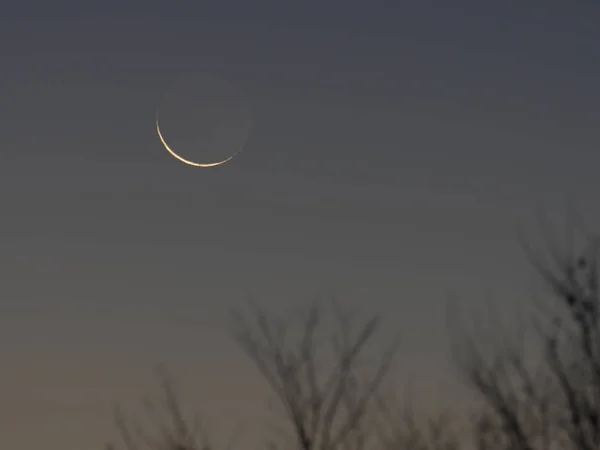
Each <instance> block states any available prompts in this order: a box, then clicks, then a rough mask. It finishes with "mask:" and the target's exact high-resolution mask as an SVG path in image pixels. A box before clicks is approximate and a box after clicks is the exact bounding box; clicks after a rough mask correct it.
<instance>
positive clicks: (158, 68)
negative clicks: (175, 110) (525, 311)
mask: <svg viewBox="0 0 600 450" xmlns="http://www.w3.org/2000/svg"><path fill="white" fill-rule="evenodd" d="M36 3H38V4H37V5H36ZM362 3H363V4H362V5H356V6H354V5H352V4H347V3H342V2H335V3H328V4H327V5H326V6H325V5H321V4H319V3H313V2H303V3H302V5H294V6H290V5H284V4H282V2H270V4H269V3H266V2H242V1H237V2H229V3H219V6H216V5H211V6H206V5H204V4H202V3H201V2H186V3H184V2H145V3H143V4H142V3H140V4H138V5H129V4H127V5H126V4H123V5H121V2H119V4H114V6H113V4H111V2H102V3H99V4H98V5H96V6H95V7H94V8H92V7H90V6H89V5H84V4H82V2H46V1H45V2H41V1H40V2H28V3H27V4H26V5H25V4H23V6H15V5H12V6H8V7H6V6H5V7H4V10H3V12H2V18H1V19H0V38H1V39H0V55H2V67H3V70H2V72H1V73H0V95H1V98H2V102H0V145H1V148H2V149H3V150H2V152H0V204H1V205H2V211H3V215H2V216H3V219H2V223H1V224H0V227H2V229H3V233H2V236H4V238H3V242H2V244H3V249H4V251H3V253H2V257H1V259H0V262H1V264H2V266H1V267H2V271H3V282H2V283H1V284H0V286H1V287H0V293H1V295H2V297H1V298H2V300H1V303H0V310H2V312H3V317H4V318H3V319H2V328H1V329H2V336H3V340H2V342H3V344H2V345H1V347H0V351H1V352H2V354H3V355H5V356H6V358H5V357H4V356H3V358H2V359H3V360H5V361H12V362H14V363H10V364H9V366H10V367H9V369H8V370H7V371H6V372H5V377H6V380H7V381H6V383H3V384H2V385H0V393H1V396H2V398H5V399H7V400H6V402H5V403H3V406H1V407H0V424H3V425H0V427H2V428H0V447H7V448H8V447H10V448H14V449H17V450H18V449H21V448H22V449H31V448H34V447H35V446H39V444H40V443H44V444H55V445H56V446H55V447H50V448H57V449H58V448H76V447H77V448H80V446H81V445H82V443H83V444H87V445H88V446H89V445H96V444H95V442H98V445H100V443H101V442H100V441H101V440H102V439H104V438H105V437H106V436H108V434H109V431H110V424H109V417H108V413H107V408H108V407H109V406H110V405H111V404H112V402H113V401H115V400H119V399H124V400H125V401H128V400H135V398H136V397H137V396H138V395H139V386H140V384H142V383H141V382H140V381H139V380H140V379H146V378H144V377H148V376H149V369H150V367H151V365H152V364H154V363H156V362H159V361H167V362H169V363H171V364H172V365H174V366H175V367H176V368H185V369H186V370H187V371H184V372H185V373H186V374H187V375H185V376H188V377H189V378H190V379H192V378H194V377H195V379H197V380H201V381H202V383H200V387H199V388H197V390H198V395H200V396H201V397H202V398H203V404H205V405H207V406H206V407H205V408H206V409H208V410H212V411H213V412H214V411H217V410H223V411H224V412H223V414H229V412H228V411H230V410H229V409H228V408H231V409H232V410H235V411H239V412H240V414H241V416H244V413H245V412H246V410H245V409H244V408H246V406H244V407H241V406H240V405H239V404H238V403H236V401H238V402H241V403H243V404H244V405H252V404H256V402H258V401H259V399H260V397H252V395H257V396H258V395H259V390H255V389H248V388H247V384H248V383H254V382H256V381H255V379H254V378H252V375H251V373H252V372H251V367H250V366H247V365H245V364H244V360H243V359H241V356H240V355H239V354H238V353H236V352H235V349H234V348H233V347H232V345H231V343H230V342H229V341H228V340H227V337H226V335H225V333H224V332H223V330H222V324H223V323H224V322H223V321H224V317H225V316H224V313H225V311H226V309H227V307H229V306H235V305H238V306H239V305H242V304H243V302H244V301H245V300H246V298H247V295H248V294H255V296H258V297H260V298H263V299H264V303H266V304H267V306H269V307H271V306H272V307H273V309H274V310H279V309H281V308H283V309H285V308H287V307H289V306H291V305H292V304H293V303H295V302H302V301H305V300H306V299H308V298H311V299H312V296H313V294H314V293H315V292H323V291H324V290H329V289H333V290H335V291H337V292H338V295H339V297H340V299H341V300H343V301H344V302H345V303H346V304H348V305H352V306H353V307H359V308H366V309H369V310H373V309H374V310H378V311H382V312H383V313H384V314H386V317H388V318H389V319H390V322H391V324H392V325H393V326H394V327H396V328H398V329H400V330H401V332H402V335H403V336H405V341H404V342H406V345H405V348H404V351H405V352H406V361H408V362H409V363H408V364H407V370H408V371H412V372H417V373H420V374H421V375H420V379H422V380H424V382H431V383H437V381H439V380H438V379H439V378H445V376H446V374H447V373H448V372H446V371H445V370H444V369H440V368H443V367H445V363H444V358H443V356H442V355H443V352H444V351H445V349H444V348H443V345H442V344H443V342H444V337H445V331H444V329H443V312H444V310H443V308H444V300H445V293H446V291H447V290H448V289H454V290H456V291H458V292H459V293H461V294H462V295H463V297H464V298H465V299H466V300H468V301H469V303H470V304H473V305H476V304H477V303H478V302H480V299H482V298H483V297H484V296H485V294H486V293H487V292H488V291H490V290H491V291H496V292H498V293H499V294H498V295H500V296H505V298H507V301H506V304H507V305H509V306H510V305H513V304H514V303H515V301H514V300H515V299H516V298H519V299H521V298H524V297H527V295H528V293H529V290H528V289H530V283H529V282H530V280H531V278H530V275H531V274H530V273H529V272H527V270H525V269H524V268H526V264H525V263H524V261H523V258H522V256H521V253H520V251H519V248H518V245H517V243H516V240H515V234H514V227H515V226H516V225H519V224H523V225H527V224H530V222H531V219H532V217H533V214H534V209H535V208H537V207H539V206H540V205H542V206H546V207H547V208H549V209H550V211H551V212H553V213H558V214H559V215H560V212H561V208H564V198H565V196H566V195H571V196H574V197H575V198H577V200H578V203H579V205H580V209H581V210H582V212H583V213H584V214H585V215H586V216H587V217H588V218H589V219H590V220H591V222H592V223H596V222H597V219H598V215H597V213H596V210H595V202H596V197H597V193H598V192H600V182H599V181H598V177H597V167H598V163H599V162H600V161H599V160H600V157H599V156H598V144H599V143H600V131H599V128H598V126H597V118H598V117H599V112H600V106H599V102H598V101H599V99H600V87H599V84H598V79H600V58H599V53H598V49H599V48H600V28H599V27H598V26H597V24H598V23H600V7H599V6H597V4H595V3H594V2H591V1H590V2H579V4H576V3H577V2H558V1H556V2H545V3H544V5H543V7H542V6H522V5H521V4H520V3H517V2H494V5H492V4H491V3H492V2H481V1H478V2H445V1H444V2H442V1H437V2H418V3H419V6H414V5H412V6H396V7H380V6H378V5H376V4H373V5H369V6H366V4H365V3H364V2H362ZM414 3H415V4H416V3H417V2H414ZM425 3H427V4H425ZM196 71H207V72H211V73H213V74H215V75H217V76H220V77H222V78H224V79H227V80H229V81H231V82H233V83H236V84H237V85H238V86H239V87H240V88H241V89H242V90H243V91H244V92H245V94H246V97H247V100H248V102H249V104H250V106H251V109H252V112H253V116H254V127H253V129H252V131H251V134H250V137H249V140H248V144H247V146H246V148H245V149H244V151H243V152H242V153H241V154H240V155H239V156H238V157H236V158H235V159H234V160H233V161H232V162H231V163H228V164H226V165H224V166H221V167H219V168H217V169H214V170H213V169H209V170H199V169H193V168H190V167H188V166H185V165H183V164H181V163H179V162H177V161H176V160H175V159H174V158H172V157H170V156H169V154H168V153H167V152H166V151H165V150H164V149H163V148H162V147H161V145H160V142H159V141H158V139H157V136H156V134H155V129H154V115H155V112H156V107H157V105H158V102H159V99H160V98H161V96H162V95H163V93H164V92H165V90H166V89H167V88H168V87H169V86H170V85H171V83H172V82H173V81H174V80H175V79H177V78H178V77H180V76H182V75H185V74H187V73H189V72H196ZM515 295H519V296H521V297H515ZM184 319H185V320H184ZM181 321H183V322H185V321H188V322H193V323H196V324H198V325H199V326H198V327H196V328H190V327H180V326H178V325H177V324H178V323H179V322H181ZM192 356H193V358H192ZM207 367H209V368H207ZM434 369H435V373H437V374H438V375H433V372H432V370H434ZM423 374H424V375H423ZM440 374H441V375H440ZM232 392H233V393H237V394H236V395H239V396H240V399H239V400H236V396H235V395H233V394H231V393H232ZM226 393H229V395H226ZM429 400H431V398H429ZM424 403H425V404H427V405H429V403H427V400H424ZM203 409H204V408H203ZM247 409H248V410H251V408H250V407H248V408H247ZM32 410H35V411H37V412H38V413H36V414H34V415H32V414H31V411H32ZM215 414H216V415H218V414H217V413H215ZM215 420H216V421H217V422H219V421H218V420H217V419H215ZM76 423H77V425H76V426H75V424H76ZM5 427H7V428H6V429H5ZM223 427H224V428H226V427H225V425H223ZM73 428H77V429H78V430H79V431H77V432H75V433H74V432H72V430H73ZM32 430H35V433H34V432H32Z"/></svg>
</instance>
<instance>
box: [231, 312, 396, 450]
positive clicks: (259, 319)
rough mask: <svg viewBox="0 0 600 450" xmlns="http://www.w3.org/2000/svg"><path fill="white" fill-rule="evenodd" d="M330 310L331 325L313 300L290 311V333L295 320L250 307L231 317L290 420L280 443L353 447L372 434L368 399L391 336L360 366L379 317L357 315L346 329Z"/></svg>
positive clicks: (386, 363)
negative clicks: (301, 308)
mask: <svg viewBox="0 0 600 450" xmlns="http://www.w3.org/2000/svg"><path fill="white" fill-rule="evenodd" d="M332 309H333V311H334V314H333V319H334V321H333V326H332V327H331V328H330V327H328V325H327V324H326V323H325V320H324V314H323V310H324V308H323V307H321V306H318V305H317V304H316V303H315V304H313V305H312V306H311V307H309V308H308V310H307V312H306V313H305V314H303V315H296V316H295V319H296V320H295V323H296V324H297V325H299V330H298V332H297V333H296V335H295V336H294V335H293V334H294V333H293V328H294V327H293V325H294V322H292V323H286V321H285V320H283V319H281V318H276V317H274V316H273V315H267V314H266V313H265V312H264V311H263V310H261V309H260V308H258V307H256V306H254V307H252V309H251V311H250V313H249V314H246V315H243V314H240V313H239V312H237V313H233V315H232V318H233V327H232V330H233V336H234V338H235V340H236V342H237V343H238V344H239V346H240V347H241V349H242V350H243V351H244V352H245V353H246V354H247V355H248V356H249V357H250V359H251V360H252V362H253V363H254V364H255V366H256V367H257V369H258V370H259V371H260V374H261V375H262V376H263V377H264V379H265V380H266V381H267V382H268V384H269V386H270V388H271V390H272V392H273V393H274V394H275V396H276V399H277V400H278V404H279V405H280V406H281V407H282V408H283V413H284V414H285V417H286V418H287V421H288V424H290V425H291V431H292V436H293V437H292V442H289V441H288V443H287V444H286V448H300V449H302V450H317V449H318V450H335V449H341V448H343V449H351V450H359V449H362V448H365V447H366V445H367V444H368V443H369V442H370V441H371V440H373V439H374V438H375V436H374V433H373V431H374V429H375V428H374V426H373V421H374V420H375V419H376V416H375V415H374V413H375V412H376V409H375V398H376V396H377V393H378V392H379V389H380V387H381V386H382V383H383V381H384V379H385V377H386V375H387V374H388V373H389V369H390V367H391V364H392V361H393V358H394V355H395V353H396V348H397V341H396V340H394V341H393V342H392V344H391V345H388V346H387V347H385V349H384V351H383V354H382V355H381V356H380V357H379V359H378V360H377V362H375V363H371V364H365V363H364V361H363V355H364V353H365V351H364V350H365V348H366V347H367V344H368V343H369V342H370V341H371V340H373V339H374V337H375V334H376V332H377V331H378V328H379V325H380V320H379V318H377V317H371V318H368V319H367V320H364V321H363V322H362V323H361V324H360V326H359V327H358V330H357V331H356V332H352V330H351V321H350V318H349V316H348V315H346V314H345V313H343V312H342V311H341V310H340V309H339V308H336V307H335V305H334V308H332ZM323 328H325V329H326V330H329V332H328V333H325V334H324V333H323ZM272 445H273V446H276V443H275V442H273V443H272Z"/></svg>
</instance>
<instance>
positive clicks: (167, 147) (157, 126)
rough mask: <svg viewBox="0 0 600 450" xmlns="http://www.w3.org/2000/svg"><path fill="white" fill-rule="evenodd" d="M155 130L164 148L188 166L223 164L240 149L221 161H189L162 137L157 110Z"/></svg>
mask: <svg viewBox="0 0 600 450" xmlns="http://www.w3.org/2000/svg"><path fill="white" fill-rule="evenodd" d="M156 132H157V133H158V137H159V139H160V141H161V142H162V144H163V145H164V146H165V148H166V149H167V151H168V152H169V153H170V154H171V155H172V156H173V157H174V158H177V159H178V160H179V161H181V162H182V163H184V164H187V165H189V166H194V167H216V166H220V165H221V164H225V163H226V162H228V161H230V160H231V159H233V157H234V156H235V155H237V154H238V153H239V152H240V150H241V149H240V150H238V151H237V152H235V153H234V154H233V155H231V156H230V157H229V158H225V159H224V160H222V161H217V162H214V163H207V164H202V163H197V162H194V161H190V160H189V159H185V158H183V157H181V156H179V155H178V154H177V153H175V152H174V151H173V149H171V147H169V144H167V141H165V138H164V137H163V135H162V133H161V132H160V125H159V123H158V112H157V113H156Z"/></svg>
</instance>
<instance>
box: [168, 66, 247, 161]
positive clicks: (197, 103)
mask: <svg viewBox="0 0 600 450" xmlns="http://www.w3.org/2000/svg"><path fill="white" fill-rule="evenodd" d="M159 116H160V118H159ZM250 127H251V115H250V111H249V109H248V108H247V106H246V104H245V102H244V101H243V98H242V96H241V93H240V92H239V91H238V89H236V87H235V86H234V85H232V84H228V83H225V82H224V81H223V80H222V79H220V78H216V77H214V76H212V75H208V74H205V73H199V74H198V73H196V74H189V75H187V76H184V77H181V78H180V79H179V80H177V81H176V82H175V83H174V84H173V85H172V86H171V87H170V89H168V90H167V92H166V94H165V95H164V96H163V99H162V101H161V103H160V105H159V107H158V108H157V110H156V133H157V134H158V138H159V140H160V142H161V143H162V145H163V146H164V148H165V149H166V150H167V151H168V152H169V154H170V155H171V156H173V157H174V158H175V159H177V160H178V161H179V162H182V163H184V164H187V165H189V166H193V167H203V168H207V167H216V166H220V165H223V164H225V163H227V162H229V161H231V160H232V159H233V158H234V157H235V156H236V155H237V154H238V153H240V152H241V151H242V149H243V148H244V144H245V143H246V140H247V137H248V134H249V131H250Z"/></svg>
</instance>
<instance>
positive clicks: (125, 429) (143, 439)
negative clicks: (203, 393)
mask: <svg viewBox="0 0 600 450" xmlns="http://www.w3.org/2000/svg"><path fill="white" fill-rule="evenodd" d="M157 374H158V380H159V385H160V395H159V396H158V397H155V398H148V399H146V401H145V402H144V407H145V408H144V409H145V410H146V413H147V416H148V418H149V419H150V420H151V422H152V423H150V424H148V425H146V426H143V425H142V424H140V423H139V422H137V421H133V420H132V419H130V418H128V417H127V416H126V415H125V414H124V412H123V410H122V409H121V408H119V407H117V408H116V410H115V424H116V428H117V432H118V434H119V438H120V439H119V440H120V443H119V445H117V444H115V443H111V444H109V445H107V450H117V449H123V450H210V449H212V448H213V446H212V445H211V444H210V442H209V438H208V435H207V433H206V432H205V430H204V428H203V427H202V424H201V423H200V421H199V418H198V416H197V415H195V416H194V417H186V415H185V414H184V412H183V410H182V405H181V397H180V395H179V393H178V392H177V390H176V389H175V384H174V382H173V380H172V378H171V377H170V376H169V374H168V372H167V371H166V369H165V368H164V367H162V366H161V367H159V368H158V371H157ZM231 444H233V441H231V442H230V445H228V446H226V448H227V449H228V450H230V448H231Z"/></svg>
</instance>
